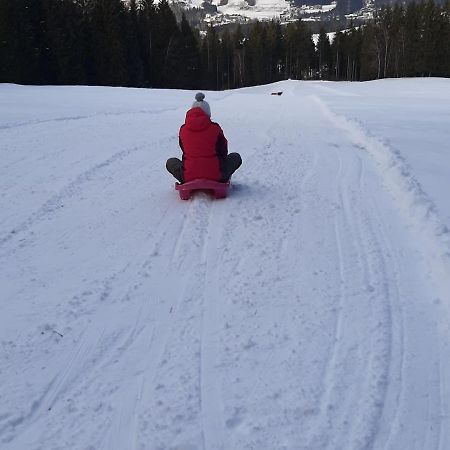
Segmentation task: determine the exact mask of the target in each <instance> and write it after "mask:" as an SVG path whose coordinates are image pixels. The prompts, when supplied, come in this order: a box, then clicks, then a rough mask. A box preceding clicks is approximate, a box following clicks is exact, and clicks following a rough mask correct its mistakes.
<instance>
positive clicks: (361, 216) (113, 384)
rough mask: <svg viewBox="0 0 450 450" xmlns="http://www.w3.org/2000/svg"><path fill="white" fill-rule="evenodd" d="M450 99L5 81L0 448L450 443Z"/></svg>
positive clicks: (0, 142)
mask: <svg viewBox="0 0 450 450" xmlns="http://www.w3.org/2000/svg"><path fill="white" fill-rule="evenodd" d="M449 88H450V80H442V79H435V80H432V79H427V80H422V79H410V80H385V81H379V82H371V83H360V84H356V83H355V84H353V83H352V84H350V83H321V82H295V81H287V82H283V83H278V84H276V85H272V86H263V87H256V88H249V89H241V90H237V91H228V92H217V93H208V94H207V99H208V100H209V101H210V104H211V107H212V112H213V118H214V119H215V120H216V121H218V122H219V123H220V124H221V125H222V126H223V128H224V131H225V134H226V136H227V137H228V139H229V142H230V149H231V150H233V151H239V152H240V153H241V154H242V157H243V160H244V163H243V166H242V167H241V169H240V170H239V171H238V172H237V173H236V174H235V177H234V180H233V186H232V189H231V192H230V196H229V198H228V199H226V200H222V201H213V200H211V199H210V198H209V197H208V196H206V195H205V194H199V195H197V196H195V197H194V198H193V199H192V200H191V201H189V202H182V201H181V200H180V199H179V198H178V196H177V194H176V192H175V190H174V189H173V180H171V178H170V176H169V175H168V174H167V173H166V172H165V169H164V164H165V160H166V158H168V157H170V156H176V155H179V150H178V148H177V144H178V140H177V132H178V127H179V125H180V124H181V123H182V121H183V118H184V114H185V111H186V108H187V107H188V106H189V105H190V103H191V101H192V98H193V93H192V92H187V91H175V90H172V91H168V90H166V91H157V90H153V91H152V90H136V89H120V88H87V87H70V88H69V87H23V86H11V85H0V105H1V106H0V187H1V190H0V208H1V209H0V210H1V216H0V286H1V290H0V343H1V347H0V351H1V353H0V400H1V401H0V448H1V449H2V450H23V449H33V450H37V449H43V450H44V449H45V450H50V449H73V450H75V449H76V450H79V449H96V450H97V449H108V450H110V449H117V450H124V449H126V450H132V449H146V450H147V449H148V450H156V449H184V450H188V449H189V450H193V449H208V450H210V449H227V450H228V449H239V450H241V449H268V450H273V449H308V450H311V449H330V450H335V449H346V450H347V449H348V450H351V449H366V448H372V449H390V450H398V449H427V450H429V449H436V450H446V449H448V448H450V433H449V430H450V419H449V418H450V411H449V400H450V378H449V375H450V373H449V370H450V363H449V361H450V348H449V342H450V310H449V305H450V286H449V284H450V266H449V260H450V246H449V239H448V237H449V232H448V228H447V226H448V225H449V224H450V210H449V202H448V193H449V192H450V176H449V174H450V148H449V146H448V142H450V131H449V128H448V124H449V123H450V89H449ZM271 91H283V95H282V96H272V95H269V94H270V92H271Z"/></svg>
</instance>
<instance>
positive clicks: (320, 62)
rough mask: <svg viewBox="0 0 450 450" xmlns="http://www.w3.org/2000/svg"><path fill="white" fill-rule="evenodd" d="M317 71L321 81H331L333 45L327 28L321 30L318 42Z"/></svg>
mask: <svg viewBox="0 0 450 450" xmlns="http://www.w3.org/2000/svg"><path fill="white" fill-rule="evenodd" d="M317 69H318V73H319V78H320V79H329V78H330V70H331V44H330V40H329V38H328V35H327V33H326V32H325V28H323V27H322V28H321V29H320V32H319V39H318V41H317Z"/></svg>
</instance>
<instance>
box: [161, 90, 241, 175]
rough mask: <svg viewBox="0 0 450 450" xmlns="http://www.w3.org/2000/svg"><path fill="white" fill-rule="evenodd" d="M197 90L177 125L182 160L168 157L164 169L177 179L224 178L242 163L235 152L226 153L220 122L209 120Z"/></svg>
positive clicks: (207, 107) (202, 98)
mask: <svg viewBox="0 0 450 450" xmlns="http://www.w3.org/2000/svg"><path fill="white" fill-rule="evenodd" d="M204 99H205V94H203V93H202V92H199V93H197V94H196V96H195V102H194V103H193V104H192V107H191V109H190V110H189V111H188V112H187V113H186V120H185V123H184V125H182V126H181V128H180V133H179V144H180V148H181V151H182V152H183V160H182V161H181V160H179V159H178V158H170V159H168V160H167V163H166V168H167V170H168V171H169V172H170V173H171V174H172V175H173V176H174V177H175V178H176V179H177V180H178V181H179V182H180V183H185V182H188V181H192V180H196V179H199V178H203V179H207V180H213V181H219V182H222V183H225V182H227V181H228V180H229V179H230V177H231V175H232V174H233V173H234V172H235V171H236V169H238V168H239V166H240V165H241V164H242V159H241V156H240V155H239V153H230V154H228V141H227V140H226V138H225V136H224V134H223V131H222V128H220V125H219V124H217V123H215V122H212V121H211V118H210V117H211V109H210V107H209V104H208V103H207V102H206V101H205V100H204Z"/></svg>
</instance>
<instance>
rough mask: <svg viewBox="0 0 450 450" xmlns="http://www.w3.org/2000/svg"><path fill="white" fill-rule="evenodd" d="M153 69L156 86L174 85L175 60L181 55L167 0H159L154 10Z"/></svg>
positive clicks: (175, 22)
mask: <svg viewBox="0 0 450 450" xmlns="http://www.w3.org/2000/svg"><path fill="white" fill-rule="evenodd" d="M155 25H156V26H155V29H156V30H155V31H156V32H155V33H154V34H153V37H152V42H153V43H154V47H153V48H154V56H155V57H154V60H153V61H154V64H155V68H154V71H153V74H154V80H155V84H154V85H155V86H156V87H176V77H177V70H178V67H177V61H178V60H179V59H180V57H181V45H180V31H179V29H178V25H177V21H176V18H175V15H174V13H173V12H172V10H171V9H170V6H169V3H168V1H167V0H161V1H160V2H159V4H158V7H157V10H156V20H155Z"/></svg>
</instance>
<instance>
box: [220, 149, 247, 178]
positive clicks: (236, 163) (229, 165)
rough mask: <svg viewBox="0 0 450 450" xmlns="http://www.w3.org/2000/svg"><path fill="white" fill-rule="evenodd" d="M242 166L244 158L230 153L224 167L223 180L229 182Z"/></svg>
mask: <svg viewBox="0 0 450 450" xmlns="http://www.w3.org/2000/svg"><path fill="white" fill-rule="evenodd" d="M241 164H242V158H241V155H240V154H239V153H230V154H229V155H228V156H227V159H226V160H225V164H224V167H223V180H222V181H224V182H225V181H228V180H229V179H230V177H231V175H233V173H234V172H235V171H236V170H237V169H239V167H240V165H241Z"/></svg>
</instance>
